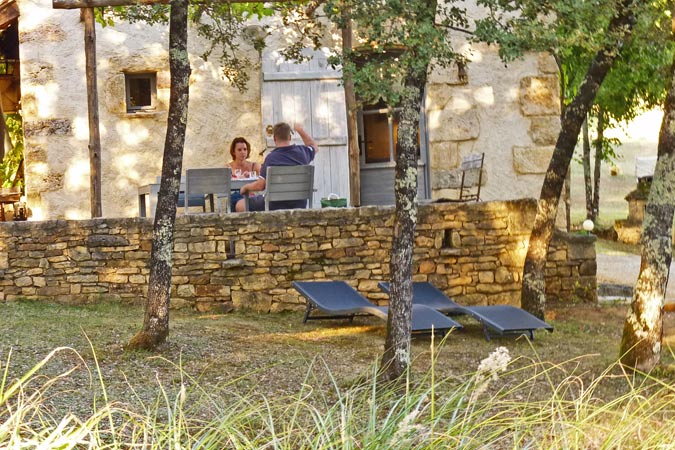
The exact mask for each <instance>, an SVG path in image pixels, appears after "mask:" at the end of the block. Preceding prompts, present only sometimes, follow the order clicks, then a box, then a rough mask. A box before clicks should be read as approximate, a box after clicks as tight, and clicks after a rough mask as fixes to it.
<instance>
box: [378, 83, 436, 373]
mask: <svg viewBox="0 0 675 450" xmlns="http://www.w3.org/2000/svg"><path fill="white" fill-rule="evenodd" d="M425 84H426V75H421V76H408V78H406V82H405V87H404V91H405V92H404V95H403V100H402V104H401V106H402V111H401V116H400V121H399V126H398V140H397V146H398V155H397V157H396V178H395V182H394V193H395V198H396V211H395V216H394V227H393V240H392V246H391V260H390V263H389V273H390V275H389V277H390V278H389V281H390V283H391V290H390V292H389V315H388V317H387V337H386V339H385V343H384V354H383V355H382V370H381V374H382V377H383V379H384V380H387V381H394V380H398V379H400V378H401V376H402V375H403V374H404V373H406V370H407V369H408V366H409V365H410V338H411V328H412V260H413V248H414V242H415V225H416V223H417V147H418V139H417V134H418V128H419V121H420V107H421V104H422V97H423V95H424V85H425Z"/></svg>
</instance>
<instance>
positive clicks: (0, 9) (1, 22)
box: [0, 0, 19, 29]
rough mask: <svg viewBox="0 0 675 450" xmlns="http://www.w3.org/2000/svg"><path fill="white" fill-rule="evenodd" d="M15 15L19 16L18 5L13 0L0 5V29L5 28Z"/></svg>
mask: <svg viewBox="0 0 675 450" xmlns="http://www.w3.org/2000/svg"><path fill="white" fill-rule="evenodd" d="M17 17H19V5H17V4H16V3H15V2H14V0H12V1H9V2H5V3H2V4H1V5H0V29H5V28H7V27H8V26H9V25H10V24H11V23H12V21H13V20H14V19H16V18H17Z"/></svg>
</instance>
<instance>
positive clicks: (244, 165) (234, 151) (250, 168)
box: [229, 137, 260, 211]
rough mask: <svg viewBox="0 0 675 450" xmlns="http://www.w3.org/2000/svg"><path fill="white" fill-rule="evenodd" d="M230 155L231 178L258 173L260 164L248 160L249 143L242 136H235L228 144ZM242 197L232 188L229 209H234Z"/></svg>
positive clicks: (250, 176)
mask: <svg viewBox="0 0 675 450" xmlns="http://www.w3.org/2000/svg"><path fill="white" fill-rule="evenodd" d="M230 156H232V162H230V164H229V166H230V167H231V168H232V178H255V177H257V176H258V174H259V173H260V164H258V163H257V162H253V161H248V157H249V156H251V144H249V143H248V141H247V140H246V139H244V138H243V137H236V138H234V139H233V140H232V143H231V144H230ZM242 198H244V197H243V196H242V195H241V194H240V193H239V190H238V189H237V190H233V191H232V194H231V195H230V211H234V210H235V205H236V204H237V202H238V201H239V200H241V199H242Z"/></svg>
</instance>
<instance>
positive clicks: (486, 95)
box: [473, 86, 495, 106]
mask: <svg viewBox="0 0 675 450" xmlns="http://www.w3.org/2000/svg"><path fill="white" fill-rule="evenodd" d="M473 98H474V99H475V100H476V103H479V104H481V105H483V106H494V104H495V93H494V88H493V87H492V86H484V87H479V88H478V89H476V90H474V91H473Z"/></svg>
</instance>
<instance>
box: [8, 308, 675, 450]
mask: <svg viewBox="0 0 675 450" xmlns="http://www.w3.org/2000/svg"><path fill="white" fill-rule="evenodd" d="M0 314H1V315H0V317H2V320H1V322H0V336H2V339H0V358H1V359H0V361H1V362H0V364H1V366H0V374H2V378H1V379H0V447H2V448H20V447H23V446H27V447H33V448H38V447H39V448H85V447H91V448H129V447H131V446H137V447H138V448H168V447H171V448H214V449H222V448H289V449H290V448H294V449H295V448H435V447H437V448H447V447H448V446H450V447H452V448H457V447H462V448H600V447H602V446H606V447H611V448H617V447H625V448H650V447H657V446H658V445H666V447H667V446H668V445H671V444H670V436H669V433H667V430H669V429H672V425H675V423H673V421H675V415H674V414H673V412H675V411H674V410H675V402H674V401H673V399H674V397H673V388H672V387H671V384H672V381H673V376H672V374H671V372H670V370H669V369H668V365H669V364H670V363H672V361H673V358H672V356H671V352H670V351H669V350H667V351H666V352H664V354H667V355H668V356H667V358H666V360H665V361H664V362H665V365H664V367H663V368H660V369H659V371H658V372H656V373H654V374H651V375H650V376H641V375H640V376H636V375H633V374H625V373H623V371H622V370H621V369H620V367H619V366H617V365H616V363H615V361H616V360H617V359H618V354H617V352H618V346H619V341H620V336H621V325H622V321H623V317H624V315H625V306H585V305H576V306H565V307H562V306H561V307H557V308H554V309H553V310H552V311H551V312H550V315H549V317H548V320H549V321H550V322H551V323H553V324H554V326H555V327H556V330H555V332H554V333H552V334H548V333H538V334H537V336H536V339H535V340H534V341H533V342H528V341H527V340H526V339H523V338H519V339H514V338H512V337H509V338H497V339H493V340H492V341H489V342H488V341H486V340H485V339H484V338H483V336H482V332H481V330H480V328H479V327H478V326H477V325H475V324H473V323H472V322H471V321H467V320H465V321H464V324H465V325H466V329H465V330H463V331H461V332H457V333H452V334H451V335H449V336H448V337H447V339H446V340H445V341H444V342H443V343H440V342H439V341H438V340H432V339H431V338H429V337H423V338H417V339H414V341H413V346H412V350H413V358H414V362H413V364H412V373H411V374H410V377H409V382H408V384H407V386H405V387H403V388H397V389H393V390H392V389H386V388H381V387H380V386H379V385H378V384H377V381H376V377H374V372H373V370H374V369H373V368H374V364H375V363H376V362H377V361H378V358H379V356H380V355H381V352H382V348H383V344H384V335H385V330H384V327H383V324H382V322H381V321H377V320H372V319H367V318H360V319H357V320H356V321H355V322H354V323H353V324H349V323H348V322H345V321H342V322H341V321H329V322H320V323H311V324H307V325H303V324H302V323H301V313H300V312H288V313H281V314H256V313H233V314H226V315H203V314H202V315H200V314H195V313H189V312H173V317H172V329H171V335H170V339H169V341H168V343H167V344H165V345H164V346H162V347H161V349H160V350H159V352H157V353H148V352H142V351H133V352H131V351H125V350H124V349H123V345H124V343H125V342H126V341H127V339H128V336H129V335H131V334H133V333H134V331H135V330H136V329H137V327H138V325H139V324H140V322H141V321H142V316H143V314H142V309H141V308H140V307H137V306H132V305H122V304H108V303H104V304H98V305H88V306H64V305H57V304H40V303H34V302H13V303H3V304H0ZM665 332H666V336H665V339H664V345H666V346H667V348H669V346H670V345H671V343H672V342H673V339H675V318H673V317H672V316H671V315H670V314H668V315H667V323H666V328H665ZM55 349H58V350H55ZM45 358H46V359H45ZM42 361H43V362H42ZM40 446H42V447H40ZM659 448H660V447H659ZM664 448H665V447H664Z"/></svg>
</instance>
